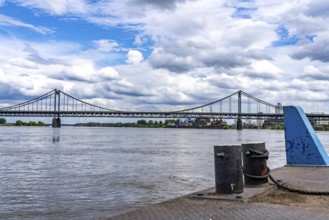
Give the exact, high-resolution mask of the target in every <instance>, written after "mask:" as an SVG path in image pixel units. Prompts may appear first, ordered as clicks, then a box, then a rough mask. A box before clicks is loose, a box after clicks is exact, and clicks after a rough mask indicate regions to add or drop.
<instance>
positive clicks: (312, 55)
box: [291, 32, 329, 63]
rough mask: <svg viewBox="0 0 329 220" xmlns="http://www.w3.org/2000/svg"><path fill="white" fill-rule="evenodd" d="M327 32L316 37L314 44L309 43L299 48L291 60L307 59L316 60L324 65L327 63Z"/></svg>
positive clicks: (328, 40)
mask: <svg viewBox="0 0 329 220" xmlns="http://www.w3.org/2000/svg"><path fill="white" fill-rule="evenodd" d="M328 37H329V32H328V33H326V34H321V35H318V36H317V37H316V38H315V39H314V42H310V43H308V44H307V45H303V46H300V47H298V48H296V49H295V50H294V52H293V53H292V55H291V56H292V58H295V59H299V60H300V59H304V58H309V59H311V60H318V61H321V62H324V63H328V62H329V57H328V53H329V47H328V44H329V39H328Z"/></svg>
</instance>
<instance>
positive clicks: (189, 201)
mask: <svg viewBox="0 0 329 220" xmlns="http://www.w3.org/2000/svg"><path fill="white" fill-rule="evenodd" d="M316 173H317V174H316ZM273 175H274V176H275V177H276V178H280V179H282V180H285V181H289V180H291V179H293V181H291V183H289V184H290V185H293V183H294V182H297V183H298V186H300V185H303V187H304V188H305V189H307V186H308V185H309V186H310V187H311V188H312V189H314V188H316V187H315V185H316V184H315V183H316V182H318V183H320V184H321V190H328V191H329V183H328V182H327V179H328V178H329V168H327V167H326V168H319V169H315V168H305V167H302V168H301V167H294V168H291V167H283V168H279V169H277V170H275V171H274V172H273ZM328 206H329V196H311V195H295V194H293V193H290V192H286V191H282V190H279V189H276V187H275V186H274V185H272V186H271V187H269V188H268V190H266V192H263V193H261V194H258V195H255V197H254V198H253V197H252V198H250V199H248V200H247V201H245V202H241V201H227V200H213V199H211V200H210V199H193V198H191V196H184V197H181V198H177V199H173V200H169V201H166V202H163V203H159V204H154V205H149V206H145V207H141V208H138V209H136V210H133V211H130V212H127V213H123V214H121V215H118V216H113V217H109V218H107V219H109V220H115V219H120V220H125V219H127V220H128V219H129V220H130V219H137V220H138V219H141V220H142V219H143V220H145V219H159V220H161V219H165V220H170V219H173V220H174V219H175V220H177V219H182V220H184V219H188V220H193V219H198V220H200V219H205V220H210V219H211V220H215V219H230V220H241V219H243V220H249V219H250V220H255V219H257V220H261V219H266V220H277V219H280V220H285V219H287V220H288V219H289V220H304V219H305V220H309V219H312V220H313V219H314V220H322V219H323V220H325V219H326V220H327V219H329V209H328V210H327V208H326V207H328Z"/></svg>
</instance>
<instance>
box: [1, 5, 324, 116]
mask: <svg viewBox="0 0 329 220" xmlns="http://www.w3.org/2000/svg"><path fill="white" fill-rule="evenodd" d="M328 24H329V3H328V1H326V0H290V1H282V0H266V1H265V0H226V1H224V0H166V1H164V0H113V1H110V0H52V1H44V0H0V42H1V43H0V103H1V104H0V106H8V105H12V104H17V103H20V102H23V101H27V100H29V99H31V98H33V97H36V96H40V95H42V94H44V93H46V92H48V91H50V90H53V89H55V88H56V89H60V90H62V91H64V92H66V93H68V94H70V95H72V96H75V97H78V98H81V99H83V100H85V101H87V102H90V103H93V104H96V105H100V106H104V107H108V108H111V109H117V110H147V111H150V110H152V111H157V110H159V111H163V110H178V109H182V108H185V107H193V106H197V105H201V104H205V103H209V102H211V101H215V100H218V99H220V98H223V97H225V96H227V95H230V94H232V93H234V92H236V91H238V90H243V91H244V92H246V93H248V94H251V95H253V96H255V97H257V98H259V99H263V100H265V101H267V102H269V103H273V104H276V103H279V102H280V103H282V104H283V105H299V106H301V107H303V108H304V111H306V112H325V113H328V114H329V103H328V101H329V94H328V90H329V46H328V45H329V26H328Z"/></svg>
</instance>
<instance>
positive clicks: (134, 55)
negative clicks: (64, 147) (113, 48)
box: [126, 50, 144, 64]
mask: <svg viewBox="0 0 329 220" xmlns="http://www.w3.org/2000/svg"><path fill="white" fill-rule="evenodd" d="M143 59H144V57H143V54H142V53H141V52H139V51H138V50H129V51H128V53H127V60H126V61H127V63H129V64H138V63H140V62H142V61H143Z"/></svg>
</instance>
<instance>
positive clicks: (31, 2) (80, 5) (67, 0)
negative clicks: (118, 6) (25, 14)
mask: <svg viewBox="0 0 329 220" xmlns="http://www.w3.org/2000/svg"><path fill="white" fill-rule="evenodd" d="M16 3H18V4H19V5H21V6H24V7H30V8H34V9H42V10H45V11H46V12H47V13H49V14H52V15H64V14H67V13H68V14H77V15H81V14H87V13H88V12H89V10H90V8H89V5H88V4H87V3H86V1H84V0H58V1H43V0H16Z"/></svg>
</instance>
